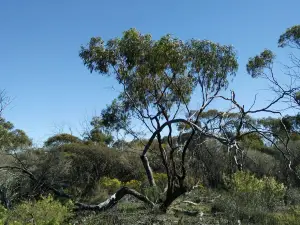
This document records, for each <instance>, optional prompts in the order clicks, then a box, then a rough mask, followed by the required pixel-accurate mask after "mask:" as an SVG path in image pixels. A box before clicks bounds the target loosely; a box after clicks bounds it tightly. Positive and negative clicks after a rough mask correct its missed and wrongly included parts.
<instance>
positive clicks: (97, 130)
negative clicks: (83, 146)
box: [83, 117, 113, 145]
mask: <svg viewBox="0 0 300 225" xmlns="http://www.w3.org/2000/svg"><path fill="white" fill-rule="evenodd" d="M90 125H91V126H92V128H91V129H90V130H87V131H85V132H84V134H83V138H84V140H85V141H86V143H88V144H89V143H90V144H93V143H94V144H104V145H110V144H111V143H112V142H113V136H112V135H111V133H110V132H109V131H108V130H107V129H106V128H105V126H104V124H103V119H102V118H101V117H93V119H92V121H91V122H90Z"/></svg>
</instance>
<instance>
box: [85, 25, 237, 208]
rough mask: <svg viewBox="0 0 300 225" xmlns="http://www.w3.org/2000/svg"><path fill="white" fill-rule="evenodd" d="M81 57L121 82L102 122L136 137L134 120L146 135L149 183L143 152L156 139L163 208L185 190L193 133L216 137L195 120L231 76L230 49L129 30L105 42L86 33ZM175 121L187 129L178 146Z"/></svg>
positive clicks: (232, 54) (232, 60)
mask: <svg viewBox="0 0 300 225" xmlns="http://www.w3.org/2000/svg"><path fill="white" fill-rule="evenodd" d="M80 57H81V58H82V60H83V63H84V65H85V66H86V67H87V68H88V69H89V70H90V72H97V73H100V74H102V75H108V76H112V77H114V78H115V79H116V81H117V82H118V83H119V84H120V85H121V87H122V90H121V93H120V95H119V96H118V98H117V99H116V100H114V101H113V103H112V104H111V105H110V106H108V108H107V109H105V110H103V112H102V119H103V124H105V125H106V126H107V127H108V128H111V129H117V130H122V129H123V130H125V131H126V132H127V133H128V134H131V135H133V136H134V137H135V138H138V137H139V134H140V132H138V131H139V130H135V129H134V128H133V127H134V126H130V125H133V123H136V121H137V119H138V121H139V122H140V123H141V124H142V125H143V126H144V128H146V129H147V132H148V134H150V135H149V136H150V138H149V139H148V141H147V142H146V143H145V145H144V149H143V151H142V152H141V160H142V162H143V165H144V167H145V171H146V174H147V177H148V180H149V183H150V185H152V186H154V185H155V180H154V178H153V175H152V170H151V166H150V164H151V163H150V162H149V160H148V158H147V152H148V151H149V150H150V149H151V144H152V143H153V141H154V140H155V139H156V141H157V142H158V143H159V151H160V155H161V160H162V163H163V165H164V168H165V171H166V173H167V175H168V187H167V191H166V198H165V199H164V201H163V203H162V205H161V208H162V209H163V210H165V209H166V208H167V207H168V206H169V205H170V204H171V203H172V202H173V201H174V199H176V198H177V197H178V196H180V195H181V194H183V193H184V192H186V191H187V190H188V189H187V186H186V184H185V182H184V181H185V178H186V168H185V157H186V152H187V150H188V147H189V143H190V141H191V139H192V137H193V136H194V135H195V134H196V133H197V132H200V133H201V134H203V135H205V136H207V137H210V136H212V137H215V136H213V135H211V134H210V131H209V130H205V129H202V128H201V127H200V126H198V125H197V123H196V121H197V120H198V118H199V117H200V115H201V114H202V113H203V112H204V111H205V110H207V108H208V107H209V105H210V104H211V103H212V102H213V101H214V100H215V99H216V98H218V95H219V93H220V91H221V90H224V89H226V88H227V86H228V83H229V79H231V77H234V76H235V74H236V71H237V68H238V63H237V59H236V53H235V51H234V48H233V47H232V46H226V45H220V44H218V43H213V42H211V41H207V40H195V39H193V40H190V41H186V42H184V41H182V40H180V39H177V38H175V37H173V36H171V35H165V36H163V37H161V38H160V39H158V40H153V39H152V37H151V36H150V35H149V34H146V35H143V34H141V33H139V32H138V31H137V30H135V29H130V30H128V31H125V32H124V33H123V36H122V37H121V38H114V39H110V40H108V41H104V40H102V39H101V38H100V37H94V38H91V40H90V42H89V44H88V45H87V46H86V47H82V48H81V51H80ZM195 90H200V96H198V98H200V101H201V104H200V105H201V106H200V107H199V109H197V110H196V111H195V110H194V111H193V115H191V110H190V107H189V103H190V100H191V97H192V95H193V94H194V93H195ZM186 115H189V116H188V117H187V116H186ZM132 121H134V122H132ZM180 124H186V125H187V126H190V127H191V129H192V132H191V133H190V136H189V138H188V139H187V140H186V141H185V143H184V144H181V145H178V144H177V142H176V143H175V142H174V141H173V136H174V135H176V136H177V135H178V133H176V130H177V129H176V125H177V126H178V125H180ZM163 133H166V134H167V136H168V138H167V143H163V141H162V135H163ZM215 138H217V139H218V140H220V141H223V142H224V143H225V142H226V141H227V139H224V138H218V137H215ZM226 144H230V143H229V142H226ZM175 153H176V154H177V153H180V154H181V157H180V159H181V160H180V162H177V161H176V160H175V159H174V154H175Z"/></svg>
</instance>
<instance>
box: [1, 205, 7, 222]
mask: <svg viewBox="0 0 300 225" xmlns="http://www.w3.org/2000/svg"><path fill="white" fill-rule="evenodd" d="M6 218H7V209H6V208H4V206H2V205H0V224H4V222H5V221H6Z"/></svg>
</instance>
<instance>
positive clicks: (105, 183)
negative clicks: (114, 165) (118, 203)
mask: <svg viewBox="0 0 300 225" xmlns="http://www.w3.org/2000/svg"><path fill="white" fill-rule="evenodd" d="M99 183H100V187H102V188H104V189H106V190H107V191H108V193H109V194H112V193H114V192H116V191H117V190H118V189H120V187H121V185H122V182H121V181H119V180H118V179H117V178H109V177H102V178H101V179H100V181H99Z"/></svg>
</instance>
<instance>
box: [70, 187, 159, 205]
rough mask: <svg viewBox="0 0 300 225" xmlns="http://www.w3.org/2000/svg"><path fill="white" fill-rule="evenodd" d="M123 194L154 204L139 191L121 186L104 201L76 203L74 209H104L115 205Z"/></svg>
mask: <svg viewBox="0 0 300 225" xmlns="http://www.w3.org/2000/svg"><path fill="white" fill-rule="evenodd" d="M125 195H132V196H134V197H136V198H137V199H139V200H141V201H143V202H145V203H146V204H148V205H150V207H154V206H155V204H154V203H153V202H152V201H150V200H149V199H148V198H147V197H146V196H145V195H142V194H141V193H139V192H137V191H135V190H133V189H131V188H128V187H122V188H121V189H119V190H118V191H117V192H116V193H115V194H113V195H112V196H110V198H108V199H107V200H106V201H104V202H101V203H99V204H97V205H88V204H83V203H76V204H75V205H76V206H77V208H76V209H75V210H77V211H78V210H92V211H105V210H107V209H109V208H112V207H113V206H115V205H116V204H117V203H118V202H119V201H120V200H121V199H122V198H123V197H124V196H125Z"/></svg>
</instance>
